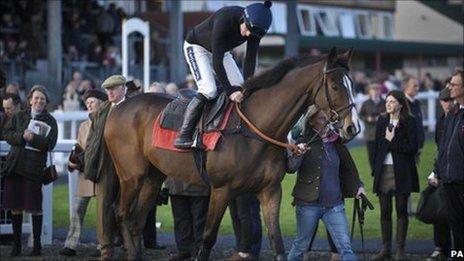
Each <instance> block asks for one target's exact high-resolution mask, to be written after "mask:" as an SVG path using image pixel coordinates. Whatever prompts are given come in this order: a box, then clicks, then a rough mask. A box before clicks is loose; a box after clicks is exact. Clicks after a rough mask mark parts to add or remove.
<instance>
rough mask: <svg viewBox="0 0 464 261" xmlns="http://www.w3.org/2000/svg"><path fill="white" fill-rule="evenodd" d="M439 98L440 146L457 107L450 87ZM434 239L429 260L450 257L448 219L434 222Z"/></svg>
mask: <svg viewBox="0 0 464 261" xmlns="http://www.w3.org/2000/svg"><path fill="white" fill-rule="evenodd" d="M448 84H449V81H448ZM438 99H439V101H440V106H441V108H442V109H443V114H442V115H441V116H440V118H438V120H437V123H436V125H435V143H436V144H437V148H438V147H439V146H440V140H441V138H442V136H443V131H444V129H443V128H444V123H445V118H446V116H447V115H448V114H449V113H454V112H455V109H456V106H455V105H454V101H453V99H452V98H451V94H450V90H449V88H448V87H445V88H444V89H443V90H442V91H441V92H440V95H439V96H438ZM432 178H436V175H435V174H432V175H430V176H429V177H428V180H429V181H430V183H432V182H431V180H432ZM430 185H432V184H430ZM433 241H434V243H435V250H434V251H433V252H432V254H431V255H430V256H429V258H428V259H427V260H441V259H446V258H448V257H449V251H450V246H451V234H450V227H449V224H448V222H447V220H443V221H442V222H440V223H434V224H433Z"/></svg>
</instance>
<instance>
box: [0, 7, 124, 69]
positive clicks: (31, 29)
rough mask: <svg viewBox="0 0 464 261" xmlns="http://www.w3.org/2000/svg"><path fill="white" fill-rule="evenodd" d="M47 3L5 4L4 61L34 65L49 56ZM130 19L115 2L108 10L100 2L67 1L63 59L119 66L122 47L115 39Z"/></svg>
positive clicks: (1, 26)
mask: <svg viewBox="0 0 464 261" xmlns="http://www.w3.org/2000/svg"><path fill="white" fill-rule="evenodd" d="M46 4H47V2H45V1H25V0H20V1H2V2H1V3H0V8H1V10H2V16H1V20H0V33H1V37H0V59H2V60H13V61H21V62H25V63H27V64H29V65H31V66H33V64H34V63H35V61H36V60H37V59H40V58H45V57H46V50H47V48H46V32H47V20H46V15H47V8H46ZM125 17H127V15H126V14H125V12H124V10H123V9H122V8H117V7H116V5H115V4H114V3H112V4H109V5H108V8H106V9H105V8H104V7H103V6H100V5H99V4H98V3H97V1H94V0H83V1H63V2H62V18H63V27H62V30H63V34H62V36H63V38H62V40H63V54H64V55H63V56H64V58H65V59H66V60H67V61H88V62H95V63H98V64H100V65H106V66H113V65H117V63H118V59H117V57H119V56H120V55H119V52H120V50H119V48H118V47H116V45H115V42H114V36H116V35H119V34H120V33H121V22H122V19H124V18H125Z"/></svg>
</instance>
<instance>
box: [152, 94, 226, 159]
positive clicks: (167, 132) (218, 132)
mask: <svg viewBox="0 0 464 261" xmlns="http://www.w3.org/2000/svg"><path fill="white" fill-rule="evenodd" d="M194 96H195V93H193V94H190V95H182V96H181V97H179V98H177V99H175V100H173V101H172V102H170V103H168V105H167V106H166V108H165V109H164V110H163V112H162V113H160V115H159V116H158V117H157V118H156V120H155V122H154V124H153V134H152V146H154V147H157V148H161V149H166V150H170V151H176V152H189V151H191V149H188V150H184V149H178V148H176V147H174V141H175V139H176V137H177V136H178V134H179V130H180V129H181V126H182V122H183V118H184V113H185V110H186V108H187V106H188V104H189V102H190V100H191V99H192V98H193V97H194ZM233 108H234V106H233V103H231V102H229V99H228V98H227V96H226V95H225V94H221V95H220V96H218V98H216V99H214V100H213V101H212V102H210V103H207V104H206V105H205V107H204V109H203V113H202V116H201V118H200V120H199V122H198V124H197V127H196V130H195V135H194V139H195V141H194V147H195V148H197V149H200V150H204V151H211V150H214V148H215V147H216V145H217V144H218V142H219V140H220V138H221V136H222V135H223V132H224V131H225V129H226V126H227V125H228V122H229V119H230V118H231V115H232V111H233Z"/></svg>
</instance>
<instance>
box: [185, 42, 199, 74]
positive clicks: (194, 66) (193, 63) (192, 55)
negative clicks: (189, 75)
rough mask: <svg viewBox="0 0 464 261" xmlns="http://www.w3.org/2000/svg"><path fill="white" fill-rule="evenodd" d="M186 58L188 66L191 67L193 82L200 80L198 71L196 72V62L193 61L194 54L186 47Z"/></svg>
mask: <svg viewBox="0 0 464 261" xmlns="http://www.w3.org/2000/svg"><path fill="white" fill-rule="evenodd" d="M187 57H188V60H189V63H190V66H192V71H193V76H194V77H195V80H196V81H199V80H201V74H200V70H198V65H197V61H196V60H195V53H194V52H193V48H192V47H191V46H190V47H187Z"/></svg>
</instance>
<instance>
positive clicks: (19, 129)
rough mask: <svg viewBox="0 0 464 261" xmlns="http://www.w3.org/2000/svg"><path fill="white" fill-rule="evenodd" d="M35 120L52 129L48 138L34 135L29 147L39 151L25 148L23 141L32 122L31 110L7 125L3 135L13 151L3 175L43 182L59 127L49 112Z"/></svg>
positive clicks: (16, 116) (39, 115)
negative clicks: (48, 158) (18, 176)
mask: <svg viewBox="0 0 464 261" xmlns="http://www.w3.org/2000/svg"><path fill="white" fill-rule="evenodd" d="M35 120H37V121H42V122H45V123H46V124H48V125H49V126H50V127H51V130H50V132H49V133H48V135H47V136H46V137H45V136H41V135H35V134H34V136H33V139H32V141H31V142H30V143H29V146H31V147H33V148H36V149H38V150H39V151H34V150H30V149H26V148H25V147H26V141H25V140H24V139H23V133H24V130H26V129H27V127H28V125H29V122H30V121H31V112H30V110H29V109H28V110H26V111H20V112H18V113H17V114H15V115H14V116H13V117H12V118H11V120H10V121H8V122H7V123H6V125H5V128H4V130H3V135H4V138H5V140H6V141H7V142H8V144H10V145H11V149H10V152H9V153H8V155H7V160H6V163H5V167H4V169H3V170H2V175H21V176H24V177H26V178H29V179H31V180H34V181H40V182H41V181H42V178H43V173H44V169H45V167H46V161H47V156H48V155H47V154H48V151H51V150H53V148H54V147H55V145H56V139H57V136H58V127H57V124H56V120H55V119H54V118H53V116H52V115H51V114H50V113H48V112H47V111H44V112H43V113H40V114H38V115H37V116H36V117H35Z"/></svg>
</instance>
